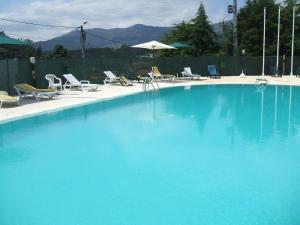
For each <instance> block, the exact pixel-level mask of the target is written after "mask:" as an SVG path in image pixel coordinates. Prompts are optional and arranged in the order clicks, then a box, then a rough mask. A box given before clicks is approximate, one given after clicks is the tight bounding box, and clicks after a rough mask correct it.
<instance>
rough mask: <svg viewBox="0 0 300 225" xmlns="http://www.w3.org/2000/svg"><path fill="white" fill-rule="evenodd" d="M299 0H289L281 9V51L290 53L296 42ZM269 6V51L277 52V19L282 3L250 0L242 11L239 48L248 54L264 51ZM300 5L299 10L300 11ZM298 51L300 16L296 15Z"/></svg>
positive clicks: (298, 49) (298, 44)
mask: <svg viewBox="0 0 300 225" xmlns="http://www.w3.org/2000/svg"><path fill="white" fill-rule="evenodd" d="M294 5H299V1H298V0H285V1H284V2H283V6H282V9H281V29H280V33H281V34H280V55H283V54H285V55H290V54H291V45H292V23H293V20H292V18H293V6H294ZM264 7H266V10H267V22H266V55H276V52H277V48H276V46H277V29H278V26H277V22H278V7H279V4H277V3H276V1H275V0H247V2H246V6H245V7H243V8H241V10H240V12H239V15H238V34H239V48H240V50H241V49H245V50H246V52H247V54H248V55H262V50H263V48H262V42H263V10H264ZM299 12H300V11H299V7H298V8H297V13H299ZM295 24H296V26H295V54H296V55H297V54H299V53H300V39H299V38H297V36H298V34H299V32H300V19H299V18H298V19H297V18H296V23H295Z"/></svg>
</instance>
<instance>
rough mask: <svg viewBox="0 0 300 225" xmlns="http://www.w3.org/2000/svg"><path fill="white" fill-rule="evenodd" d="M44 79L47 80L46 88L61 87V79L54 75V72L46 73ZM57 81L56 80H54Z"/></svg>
mask: <svg viewBox="0 0 300 225" xmlns="http://www.w3.org/2000/svg"><path fill="white" fill-rule="evenodd" d="M45 78H46V80H48V82H49V84H48V88H52V89H60V90H61V89H62V82H61V79H60V78H58V77H56V76H55V75H54V74H47V75H46V76H45ZM56 81H57V82H56Z"/></svg>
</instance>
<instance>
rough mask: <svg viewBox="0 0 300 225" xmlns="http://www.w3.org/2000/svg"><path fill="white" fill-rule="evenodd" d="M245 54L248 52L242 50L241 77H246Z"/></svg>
mask: <svg viewBox="0 0 300 225" xmlns="http://www.w3.org/2000/svg"><path fill="white" fill-rule="evenodd" d="M245 54H246V50H245V49H243V50H242V73H241V75H240V77H246V75H245V73H244V70H245Z"/></svg>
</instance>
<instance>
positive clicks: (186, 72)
mask: <svg viewBox="0 0 300 225" xmlns="http://www.w3.org/2000/svg"><path fill="white" fill-rule="evenodd" d="M181 74H182V76H183V77H187V78H191V79H193V78H198V79H199V78H201V75H198V74H193V73H192V70H191V67H184V69H183V71H182V72H181Z"/></svg>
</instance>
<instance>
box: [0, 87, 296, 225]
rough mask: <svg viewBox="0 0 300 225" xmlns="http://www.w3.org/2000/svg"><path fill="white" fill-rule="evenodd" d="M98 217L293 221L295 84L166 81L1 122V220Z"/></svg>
mask: <svg viewBox="0 0 300 225" xmlns="http://www.w3.org/2000/svg"><path fill="white" fill-rule="evenodd" d="M95 224H104V225H154V224H155V225H182V224H189V225H194V224H195V225H196V224H197V225H198V224H206V225H212V224H214V225H215V224H218V225H223V224H224V225H225V224H226V225H228V224H230V225H235V224H238V225H241V224H245V225H248V224H249V225H255V224H258V225H269V224H272V225H298V224H300V88H299V87H289V86H278V87H277V86H268V87H267V88H266V89H263V90H259V89H257V88H256V87H255V86H252V85H245V86H242V85H217V86H215V85H208V86H193V87H190V88H189V87H185V88H184V87H180V88H171V89H164V90H161V91H160V92H158V93H147V94H139V95H133V96H128V97H123V98H119V99H115V100H111V101H104V102H100V103H96V104H92V105H87V106H83V107H78V108H73V109H69V110H64V111H61V112H56V113H50V114H45V115H41V116H36V117H32V118H27V119H22V120H18V121H14V122H10V123H6V124H2V125H0V225H95Z"/></svg>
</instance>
